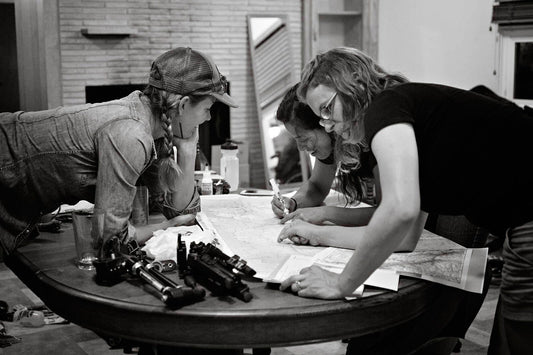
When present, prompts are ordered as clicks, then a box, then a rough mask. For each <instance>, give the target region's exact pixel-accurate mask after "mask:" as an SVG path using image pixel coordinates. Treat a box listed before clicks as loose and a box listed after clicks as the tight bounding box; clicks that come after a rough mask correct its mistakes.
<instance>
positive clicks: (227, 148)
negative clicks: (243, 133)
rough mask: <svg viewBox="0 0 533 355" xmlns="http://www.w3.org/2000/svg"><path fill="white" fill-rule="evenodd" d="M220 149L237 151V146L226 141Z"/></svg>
mask: <svg viewBox="0 0 533 355" xmlns="http://www.w3.org/2000/svg"><path fill="white" fill-rule="evenodd" d="M220 149H225V150H232V149H239V146H238V145H237V144H235V143H233V142H232V141H227V142H226V143H224V144H222V145H221V146H220Z"/></svg>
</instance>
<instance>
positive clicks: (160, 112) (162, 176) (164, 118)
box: [143, 85, 207, 195]
mask: <svg viewBox="0 0 533 355" xmlns="http://www.w3.org/2000/svg"><path fill="white" fill-rule="evenodd" d="M143 94H144V95H146V96H147V97H148V98H149V100H150V108H151V109H152V112H153V114H154V115H155V117H158V118H159V120H160V121H161V126H162V128H163V131H164V132H165V134H164V136H163V141H162V144H160V145H158V147H157V155H158V161H159V162H158V175H159V185H160V187H161V189H162V190H163V193H164V194H165V195H166V194H167V193H169V192H172V188H171V186H172V185H173V182H174V181H176V179H177V178H178V177H179V176H180V175H181V174H182V171H181V169H180V167H179V166H178V164H177V163H176V161H175V160H174V152H173V147H174V144H173V143H172V138H173V137H174V134H173V132H172V120H171V118H170V115H168V111H169V110H171V109H173V108H175V107H176V106H178V105H179V103H180V100H181V98H182V97H183V96H188V97H189V98H190V99H191V104H193V105H194V104H196V103H198V102H199V101H201V100H202V99H204V98H206V97H207V95H195V94H187V95H180V94H173V93H169V92H167V91H165V90H161V89H158V88H155V87H153V86H151V85H148V86H146V87H145V88H144V90H143Z"/></svg>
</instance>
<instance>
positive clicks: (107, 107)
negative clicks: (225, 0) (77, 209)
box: [0, 48, 237, 257]
mask: <svg viewBox="0 0 533 355" xmlns="http://www.w3.org/2000/svg"><path fill="white" fill-rule="evenodd" d="M215 101H221V102H223V103H225V104H226V105H228V106H231V107H237V104H236V103H235V101H234V100H233V99H232V98H231V97H230V96H229V95H228V94H227V93H226V80H225V78H224V76H222V75H221V74H220V72H219V71H218V68H217V67H216V65H215V63H214V62H213V60H212V59H211V58H210V57H209V56H208V55H206V54H204V53H201V52H199V51H196V50H193V49H191V48H176V49H173V50H170V51H168V52H166V53H164V54H162V55H161V56H159V57H158V58H157V59H156V60H155V61H154V62H153V63H152V68H151V71H150V76H149V81H148V86H147V87H146V88H145V89H144V91H143V92H141V91H134V92H132V93H131V94H130V95H128V96H127V97H124V98H122V99H119V100H114V101H109V102H103V103H97V104H85V105H79V106H71V107H58V108H55V109H51V110H45V111H38V112H21V111H19V112H15V113H0V254H1V252H2V250H3V252H4V253H6V255H8V254H9V253H10V252H12V251H13V250H14V249H15V248H17V247H18V246H19V245H21V243H23V242H24V241H25V240H26V239H27V238H28V237H29V236H31V235H32V234H33V233H34V232H35V224H36V223H37V222H38V220H39V218H40V216H41V215H43V214H46V213H50V212H52V211H54V210H56V209H57V208H58V207H59V206H60V205H61V204H64V203H66V204H74V203H76V202H78V201H79V200H87V201H90V202H94V204H95V206H94V208H95V210H96V209H97V210H100V211H104V212H105V214H106V218H105V231H104V236H103V240H99V241H98V243H97V245H98V246H101V245H102V243H105V242H106V241H107V240H109V239H110V238H111V237H112V236H119V238H120V240H121V241H122V242H125V241H126V240H129V239H131V238H135V239H136V240H138V241H140V242H143V241H145V240H146V239H147V238H149V237H150V236H151V234H152V231H153V230H156V229H161V228H167V227H169V226H172V225H179V224H187V223H191V222H192V221H193V220H194V215H195V213H196V212H197V211H199V209H200V199H199V196H198V193H197V191H196V188H195V181H194V161H195V156H196V143H197V140H198V126H199V125H200V124H201V123H203V122H205V121H208V120H209V119H210V118H211V117H210V111H209V109H210V107H211V105H212V104H213V103H214V102H215ZM139 184H143V185H146V186H148V188H149V191H150V198H151V200H152V202H154V203H155V204H156V206H158V207H159V208H160V209H161V210H162V212H163V214H164V215H165V216H166V218H167V219H168V221H166V222H164V223H162V224H158V225H151V226H150V225H149V226H142V227H137V229H135V228H134V227H132V226H131V225H130V224H129V222H128V219H129V217H130V214H131V210H132V203H133V199H134V196H135V192H136V187H135V186H136V185H139ZM0 257H1V255H0Z"/></svg>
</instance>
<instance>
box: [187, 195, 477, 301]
mask: <svg viewBox="0 0 533 355" xmlns="http://www.w3.org/2000/svg"><path fill="white" fill-rule="evenodd" d="M271 199H272V198H271V197H257V196H241V195H215V196H202V212H200V213H199V214H198V217H197V220H198V222H199V224H200V225H201V226H202V228H203V229H204V230H210V231H212V233H214V234H215V235H216V236H217V238H219V239H221V240H223V241H224V243H225V244H226V245H227V247H228V248H229V249H231V252H232V253H234V254H237V255H239V256H240V257H241V258H242V259H244V260H246V261H247V262H248V265H249V266H250V267H252V268H253V269H255V270H256V272H257V274H256V277H258V278H261V279H263V280H264V281H270V282H281V281H283V280H284V279H285V278H287V277H289V276H291V275H294V274H297V273H298V272H299V271H300V270H301V269H302V268H304V267H307V266H310V265H312V264H317V265H319V266H321V267H324V268H326V269H328V270H331V271H333V272H337V273H340V272H341V271H342V269H343V268H344V265H346V263H347V261H348V260H349V258H350V257H351V255H352V251H351V250H348V249H341V248H331V247H328V248H327V247H313V246H305V245H294V244H292V243H290V242H284V243H278V242H277V237H278V235H279V233H280V232H281V230H282V229H283V227H284V226H283V225H282V224H280V223H279V219H278V218H277V217H275V216H274V214H273V213H272V209H271V205H270V201H271ZM329 201H335V200H334V199H331V198H330V199H329ZM487 252H488V250H487V248H480V249H469V248H464V247H462V246H461V245H459V244H457V243H454V242H452V241H450V240H448V239H445V238H443V237H439V236H437V235H435V234H432V233H430V232H427V231H424V233H423V235H422V237H421V238H420V241H419V243H418V245H417V247H416V249H415V250H414V251H413V252H411V253H394V254H392V255H391V256H390V257H389V258H388V259H387V260H386V261H385V263H384V264H383V265H382V266H381V267H380V268H379V269H378V270H376V272H374V274H373V275H372V276H371V277H369V279H368V280H367V281H366V282H365V285H372V286H376V287H384V288H387V289H391V290H397V288H398V281H399V280H398V277H399V275H403V276H410V277H415V278H421V279H424V280H428V281H433V282H437V283H441V284H444V285H447V286H452V287H457V288H461V289H464V290H467V291H471V292H478V293H480V292H481V290H482V287H483V278H484V272H485V263H486V259H487ZM361 292H362V288H360V289H358V290H357V291H356V292H355V293H356V294H359V293H361Z"/></svg>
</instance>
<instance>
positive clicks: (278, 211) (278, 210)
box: [270, 196, 296, 218]
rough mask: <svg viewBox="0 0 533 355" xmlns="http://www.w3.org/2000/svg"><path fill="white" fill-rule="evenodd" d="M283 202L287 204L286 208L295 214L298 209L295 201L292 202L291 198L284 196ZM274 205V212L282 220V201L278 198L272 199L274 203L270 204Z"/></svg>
mask: <svg viewBox="0 0 533 355" xmlns="http://www.w3.org/2000/svg"><path fill="white" fill-rule="evenodd" d="M281 198H282V199H283V202H284V203H285V206H286V207H287V209H288V210H289V212H293V211H294V210H295V208H296V204H295V203H294V200H292V199H291V198H290V197H286V196H282V197H281ZM270 204H271V205H272V212H274V214H275V215H276V216H277V217H278V218H282V217H284V216H285V215H284V213H283V208H284V207H283V205H282V204H281V201H280V200H279V199H278V198H277V197H276V196H274V197H272V201H271V202H270Z"/></svg>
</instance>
